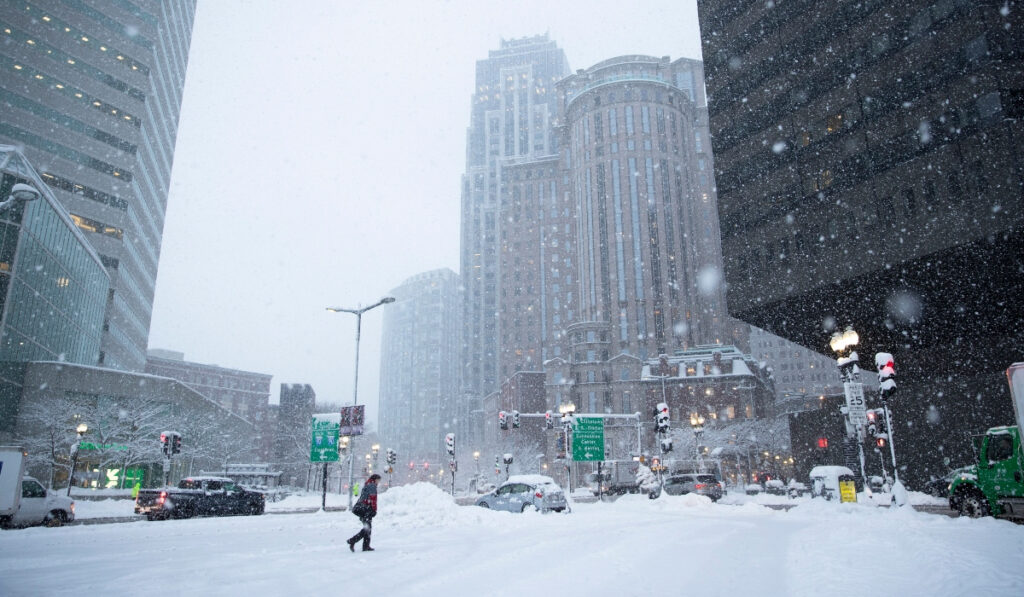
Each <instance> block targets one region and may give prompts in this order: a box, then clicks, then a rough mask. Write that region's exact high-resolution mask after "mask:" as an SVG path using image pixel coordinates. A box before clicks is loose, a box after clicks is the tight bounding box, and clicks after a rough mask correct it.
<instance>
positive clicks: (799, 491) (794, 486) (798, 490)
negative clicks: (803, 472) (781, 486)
mask: <svg viewBox="0 0 1024 597" xmlns="http://www.w3.org/2000/svg"><path fill="white" fill-rule="evenodd" d="M786 489H787V491H789V497H791V498H798V497H800V496H802V495H806V494H808V493H810V491H811V490H810V489H808V488H807V485H806V484H805V483H801V482H800V481H797V480H796V479H790V480H789V485H787V486H786Z"/></svg>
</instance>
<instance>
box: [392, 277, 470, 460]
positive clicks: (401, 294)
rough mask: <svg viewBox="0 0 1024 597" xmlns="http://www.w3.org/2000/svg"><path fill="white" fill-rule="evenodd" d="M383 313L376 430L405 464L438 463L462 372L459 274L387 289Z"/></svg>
mask: <svg viewBox="0 0 1024 597" xmlns="http://www.w3.org/2000/svg"><path fill="white" fill-rule="evenodd" d="M391 296H394V297H395V299H396V300H395V303H394V304H393V305H391V306H390V307H388V308H387V309H385V310H384V331H383V340H382V347H381V364H380V412H379V415H378V421H379V425H378V429H379V434H380V436H381V438H383V440H384V441H385V442H386V444H387V446H388V447H389V448H393V449H395V450H396V451H397V452H398V453H399V454H400V455H401V458H402V459H403V460H404V459H406V458H408V459H410V460H412V459H415V460H417V461H419V460H421V459H422V460H428V461H431V462H440V461H441V459H442V458H443V455H444V454H445V451H444V436H445V434H446V433H450V432H455V433H457V436H456V437H457V441H458V442H459V444H460V445H471V444H470V443H468V442H467V440H468V438H467V437H464V436H462V435H461V434H459V433H458V432H457V429H458V427H459V426H458V419H459V417H460V409H459V384H460V378H459V375H460V372H461V371H462V366H461V365H462V361H461V358H462V352H461V346H460V341H461V339H462V295H461V293H460V289H459V276H458V275H457V274H456V273H455V272H453V271H451V270H450V269H447V268H444V269H438V270H433V271H429V272H425V273H422V274H418V275H416V276H413V277H411V278H409V279H408V280H406V281H405V282H403V283H402V285H401V286H399V287H398V288H395V289H394V290H392V291H391Z"/></svg>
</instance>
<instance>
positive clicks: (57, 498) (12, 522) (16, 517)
mask: <svg viewBox="0 0 1024 597" xmlns="http://www.w3.org/2000/svg"><path fill="white" fill-rule="evenodd" d="M74 519H75V502H74V501H73V500H72V499H71V498H69V497H65V496H63V495H60V494H58V493H56V492H53V491H47V490H46V488H45V487H43V485H42V483H40V482H39V481H37V480H36V479H33V478H32V477H22V480H21V499H19V500H18V506H17V508H16V509H15V510H14V512H12V513H11V514H9V515H7V516H4V517H2V520H0V525H2V526H4V527H29V526H34V525H39V524H43V525H46V526H61V525H64V524H66V523H69V522H71V521H73V520H74Z"/></svg>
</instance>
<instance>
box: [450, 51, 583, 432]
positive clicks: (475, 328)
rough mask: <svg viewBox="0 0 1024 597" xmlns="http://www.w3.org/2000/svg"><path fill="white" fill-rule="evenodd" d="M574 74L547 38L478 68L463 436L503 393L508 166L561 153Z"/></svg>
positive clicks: (469, 158)
mask: <svg viewBox="0 0 1024 597" xmlns="http://www.w3.org/2000/svg"><path fill="white" fill-rule="evenodd" d="M568 73H569V64H568V61H567V60H566V58H565V53H564V52H563V51H562V50H561V49H559V48H558V46H557V45H556V43H555V42H554V41H552V40H550V39H548V37H547V36H546V35H543V36H533V37H526V38H521V39H514V40H502V42H501V47H500V49H498V50H493V51H491V52H489V54H488V57H487V59H486V60H480V61H478V62H477V65H476V88H475V90H474V92H473V98H472V109H471V114H470V126H469V130H468V132H467V147H466V173H465V176H464V178H463V182H462V233H461V236H462V238H461V250H462V255H461V270H462V273H461V279H462V283H463V285H464V288H465V290H464V295H463V300H464V310H463V322H464V325H463V336H462V347H463V357H462V363H463V372H462V392H463V396H462V399H461V400H460V405H461V407H462V408H463V409H465V412H464V413H463V414H462V416H460V417H459V421H460V423H459V424H460V426H461V425H465V426H464V427H461V428H460V429H459V431H462V432H468V431H469V429H470V427H469V417H468V413H469V411H470V410H472V409H473V406H472V405H473V404H479V401H480V400H481V399H482V398H483V396H485V395H486V394H488V393H490V392H493V391H495V390H496V389H497V387H498V383H499V378H500V376H499V373H498V346H499V338H498V334H499V332H498V315H497V314H498V310H499V308H500V307H499V297H498V285H499V283H500V280H501V276H502V273H501V270H500V265H499V255H498V249H499V238H500V237H499V235H500V234H501V229H502V224H503V223H502V222H501V218H500V213H499V212H500V200H501V197H500V196H501V192H502V185H503V184H504V180H505V177H504V173H503V168H504V165H505V162H506V161H508V160H515V159H535V158H537V157H540V156H550V155H553V154H555V153H556V138H555V132H554V128H553V126H552V124H553V121H554V118H555V113H556V94H555V83H556V82H558V81H559V80H560V79H562V78H563V77H565V75H567V74H568Z"/></svg>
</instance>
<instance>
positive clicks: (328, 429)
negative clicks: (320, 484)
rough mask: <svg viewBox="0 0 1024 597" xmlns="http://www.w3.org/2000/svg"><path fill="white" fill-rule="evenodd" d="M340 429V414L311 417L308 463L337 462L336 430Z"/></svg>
mask: <svg viewBox="0 0 1024 597" xmlns="http://www.w3.org/2000/svg"><path fill="white" fill-rule="evenodd" d="M340 428H341V414H340V413H320V414H316V415H313V423H312V432H313V433H312V441H311V443H310V447H309V461H310V462H337V461H338V430H339V429H340Z"/></svg>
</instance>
